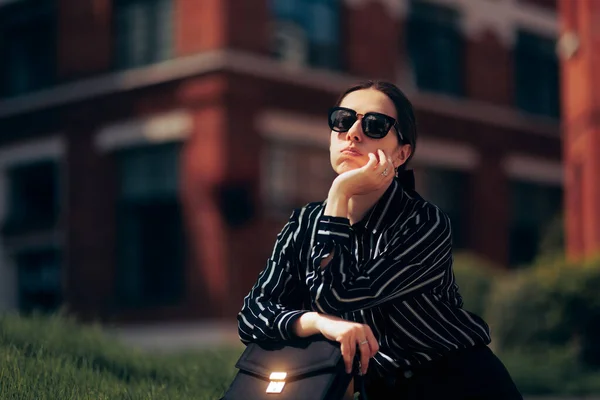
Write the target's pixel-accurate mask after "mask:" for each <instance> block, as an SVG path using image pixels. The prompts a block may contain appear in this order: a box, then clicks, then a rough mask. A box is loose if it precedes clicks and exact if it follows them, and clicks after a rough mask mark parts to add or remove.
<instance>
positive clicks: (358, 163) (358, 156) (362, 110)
mask: <svg viewBox="0 0 600 400" xmlns="http://www.w3.org/2000/svg"><path fill="white" fill-rule="evenodd" d="M340 107H345V108H350V109H352V110H354V111H356V112H357V113H358V114H362V115H364V114H366V113H368V112H378V113H381V114H385V115H389V116H390V117H393V118H394V119H396V118H398V116H397V115H396V108H395V107H394V103H393V102H392V100H391V99H390V98H389V97H387V95H386V94H384V93H382V92H380V91H379V90H376V89H362V90H357V91H354V92H351V93H349V94H348V95H347V96H346V97H344V99H343V100H342V102H341V103H340ZM378 149H381V150H383V152H384V153H385V154H386V156H387V157H388V158H390V159H392V162H393V163H394V167H398V166H400V165H402V164H403V163H404V162H405V161H406V159H407V158H408V156H409V155H410V145H400V143H399V140H398V135H397V133H396V130H395V129H394V128H391V129H390V131H389V132H388V134H387V135H385V137H383V138H381V139H373V138H370V137H368V136H366V135H365V133H364V132H363V130H362V127H361V119H360V118H359V119H357V120H356V122H355V123H354V125H352V127H351V128H350V130H349V131H348V132H335V131H331V143H330V147H329V155H330V159H331V166H332V167H333V169H334V171H335V172H336V173H337V174H341V173H343V172H346V171H350V170H353V169H356V168H361V167H363V166H364V165H365V164H367V162H368V161H369V156H368V155H369V153H373V154H375V156H377V150H378Z"/></svg>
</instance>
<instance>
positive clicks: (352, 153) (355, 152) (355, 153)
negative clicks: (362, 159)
mask: <svg viewBox="0 0 600 400" xmlns="http://www.w3.org/2000/svg"><path fill="white" fill-rule="evenodd" d="M342 154H348V155H350V156H355V157H358V156H362V154H361V152H360V151H358V150H356V149H351V148H346V149H344V150H342Z"/></svg>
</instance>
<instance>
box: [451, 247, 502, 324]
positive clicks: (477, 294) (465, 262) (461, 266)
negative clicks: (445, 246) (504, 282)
mask: <svg viewBox="0 0 600 400" xmlns="http://www.w3.org/2000/svg"><path fill="white" fill-rule="evenodd" d="M501 274H502V268H501V267H499V266H497V265H494V264H493V263H491V262H490V261H487V260H485V259H483V258H481V257H478V256H476V255H474V254H470V253H457V254H455V255H454V275H455V277H456V282H457V283H458V286H459V292H460V294H461V296H462V298H463V301H464V308H465V309H466V310H469V311H471V312H473V313H475V314H477V315H480V316H483V315H484V314H485V310H486V308H487V303H488V301H489V294H490V292H491V290H492V285H493V284H494V280H495V279H496V278H497V277H499V276H500V275H501Z"/></svg>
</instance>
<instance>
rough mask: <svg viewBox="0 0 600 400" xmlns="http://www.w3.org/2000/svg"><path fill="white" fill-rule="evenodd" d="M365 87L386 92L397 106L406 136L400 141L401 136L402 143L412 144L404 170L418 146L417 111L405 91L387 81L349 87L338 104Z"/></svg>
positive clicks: (401, 168)
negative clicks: (415, 111)
mask: <svg viewBox="0 0 600 400" xmlns="http://www.w3.org/2000/svg"><path fill="white" fill-rule="evenodd" d="M363 89H375V90H378V91H380V92H381V93H383V94H385V95H386V96H387V97H389V99H390V100H391V101H392V103H394V107H396V114H397V116H398V118H397V120H398V125H400V132H402V135H403V136H404V141H400V137H398V140H399V141H400V143H401V144H402V143H404V144H410V147H411V153H410V156H409V157H408V159H407V160H406V162H405V163H404V164H402V167H400V168H399V170H401V171H403V170H404V169H405V168H406V165H407V164H408V162H409V161H410V160H411V159H412V157H413V155H414V154H415V150H416V147H417V122H416V119H415V113H414V111H413V106H412V103H411V102H410V100H408V98H407V97H406V95H405V94H404V93H402V91H401V90H400V89H399V88H398V87H397V86H396V85H394V84H393V83H389V82H385V81H371V80H369V81H365V82H361V83H359V84H358V85H355V86H352V87H351V88H349V89H347V90H346V91H345V92H344V93H342V95H341V96H340V97H339V99H338V101H337V103H336V106H339V105H340V103H341V102H342V100H344V97H346V96H347V95H348V94H350V93H352V92H356V91H357V90H363Z"/></svg>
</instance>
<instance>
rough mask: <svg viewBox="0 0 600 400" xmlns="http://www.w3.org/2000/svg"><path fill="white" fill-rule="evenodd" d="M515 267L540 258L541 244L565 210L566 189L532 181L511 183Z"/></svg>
mask: <svg viewBox="0 0 600 400" xmlns="http://www.w3.org/2000/svg"><path fill="white" fill-rule="evenodd" d="M510 191H511V206H512V216H511V227H510V239H509V246H510V253H509V262H510V264H511V265H513V266H515V265H520V264H528V263H530V262H532V261H533V260H534V259H535V257H536V256H537V253H538V249H539V245H540V241H541V240H542V238H543V237H544V235H545V234H546V231H547V229H549V226H550V223H552V222H553V221H554V219H555V218H556V217H557V215H558V214H559V213H560V212H561V210H562V188H560V187H556V186H546V185H542V184H535V183H529V182H517V181H513V182H511V183H510Z"/></svg>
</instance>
